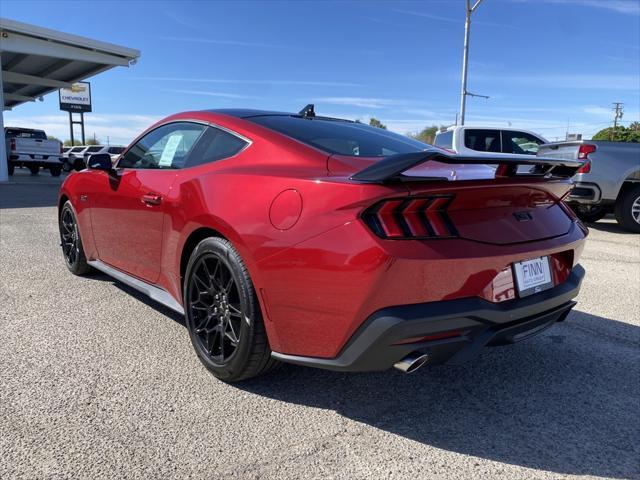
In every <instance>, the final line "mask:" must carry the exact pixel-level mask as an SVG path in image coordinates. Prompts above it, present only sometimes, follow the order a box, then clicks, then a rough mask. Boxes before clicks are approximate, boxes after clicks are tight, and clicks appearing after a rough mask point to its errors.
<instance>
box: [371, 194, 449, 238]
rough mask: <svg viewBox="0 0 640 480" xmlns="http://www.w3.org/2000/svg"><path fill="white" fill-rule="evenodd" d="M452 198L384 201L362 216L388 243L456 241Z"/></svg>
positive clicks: (441, 196) (432, 197)
mask: <svg viewBox="0 0 640 480" xmlns="http://www.w3.org/2000/svg"><path fill="white" fill-rule="evenodd" d="M452 200H453V197H452V196H451V195H440V196H430V197H412V198H408V199H392V200H384V201H382V202H379V203H377V204H376V205H374V206H373V207H371V208H368V209H367V210H365V211H364V213H363V214H362V219H363V220H364V222H365V223H366V224H367V226H368V227H369V228H370V229H371V230H372V231H373V232H374V233H375V234H376V235H377V236H379V237H381V238H385V239H411V238H415V239H423V238H451V237H456V236H457V235H458V232H457V231H456V229H455V227H454V226H453V223H452V222H451V219H450V218H449V216H448V215H447V208H448V207H449V205H450V204H451V201H452Z"/></svg>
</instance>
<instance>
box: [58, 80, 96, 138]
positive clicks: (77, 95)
mask: <svg viewBox="0 0 640 480" xmlns="http://www.w3.org/2000/svg"><path fill="white" fill-rule="evenodd" d="M59 99H60V110H62V111H65V112H69V130H70V133H71V146H73V145H74V138H73V126H74V125H80V129H81V130H80V131H81V134H82V145H84V144H85V138H84V114H85V112H90V111H91V84H90V83H89V82H77V83H74V84H73V85H71V88H61V89H60V90H59ZM74 113H79V114H80V121H74V119H73V114H74Z"/></svg>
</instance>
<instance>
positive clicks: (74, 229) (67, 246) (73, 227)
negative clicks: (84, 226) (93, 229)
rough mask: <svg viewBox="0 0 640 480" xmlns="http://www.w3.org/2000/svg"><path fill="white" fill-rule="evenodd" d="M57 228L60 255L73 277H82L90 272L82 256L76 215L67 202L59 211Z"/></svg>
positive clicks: (82, 251)
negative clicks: (58, 231) (58, 229)
mask: <svg viewBox="0 0 640 480" xmlns="http://www.w3.org/2000/svg"><path fill="white" fill-rule="evenodd" d="M59 228H60V245H61V246H62V255H63V256H64V261H65V263H66V264H67V268H68V269H69V271H70V272H71V273H73V274H74V275H84V274H85V273H87V272H89V271H91V267H90V266H89V264H87V259H86V257H85V256H84V250H83V248H82V239H81V238H80V230H79V229H78V222H77V220H76V213H75V211H74V210H73V207H72V206H71V202H70V201H68V200H67V201H66V202H65V204H64V206H63V207H62V210H61V211H60V220H59Z"/></svg>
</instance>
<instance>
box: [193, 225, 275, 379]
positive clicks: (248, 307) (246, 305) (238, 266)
mask: <svg viewBox="0 0 640 480" xmlns="http://www.w3.org/2000/svg"><path fill="white" fill-rule="evenodd" d="M184 278H185V280H184V286H183V299H184V305H185V319H186V324H187V329H188V331H189V337H190V338H191V342H192V344H193V347H194V349H195V351H196V353H197V355H198V358H199V359H200V361H201V362H202V363H203V364H204V366H205V367H206V368H207V369H208V370H209V371H210V372H211V373H212V374H213V375H214V376H215V377H217V378H218V379H220V380H223V381H225V382H237V381H240V380H246V379H248V378H251V377H255V376H258V375H261V374H264V373H266V372H267V371H269V370H271V369H273V368H274V367H275V366H276V364H277V363H278V362H277V361H276V360H275V359H273V358H271V349H270V348H269V341H268V339H267V334H266V331H265V327H264V323H263V320H262V313H261V310H260V304H259V303H258V300H257V298H256V293H255V290H254V287H253V283H252V282H251V278H250V277H249V273H248V271H247V268H246V266H245V264H244V262H243V261H242V258H241V257H240V255H239V253H238V252H237V251H236V249H235V248H234V247H233V245H231V243H230V242H229V241H228V240H225V239H223V238H218V237H210V238H206V239H204V240H202V241H201V242H200V243H199V244H198V245H197V246H196V248H195V249H194V250H193V252H192V253H191V257H190V258H189V263H188V264H187V268H186V273H185V277H184Z"/></svg>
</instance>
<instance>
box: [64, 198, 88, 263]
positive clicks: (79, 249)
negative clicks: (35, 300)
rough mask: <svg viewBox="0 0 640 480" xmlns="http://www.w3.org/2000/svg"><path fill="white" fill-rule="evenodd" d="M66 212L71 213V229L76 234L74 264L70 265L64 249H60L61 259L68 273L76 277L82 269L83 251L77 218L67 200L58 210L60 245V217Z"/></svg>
mask: <svg viewBox="0 0 640 480" xmlns="http://www.w3.org/2000/svg"><path fill="white" fill-rule="evenodd" d="M66 210H69V211H70V212H71V215H72V216H73V228H74V230H75V232H76V239H77V240H76V242H77V243H76V245H77V246H76V262H75V263H74V264H70V263H69V260H67V256H66V255H65V254H64V248H63V249H62V257H63V258H64V263H65V265H66V266H67V268H68V269H69V271H70V272H71V273H73V274H76V275H78V274H79V273H80V270H81V267H82V265H81V264H82V261H83V259H84V250H83V248H82V238H81V237H80V229H79V228H78V216H77V215H76V211H75V210H74V208H73V205H71V202H70V201H69V200H67V201H66V202H65V203H64V205H63V206H62V210H60V216H59V217H58V230H59V232H60V243H62V242H63V241H64V240H63V238H62V217H63V215H64V212H65V211H66Z"/></svg>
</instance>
